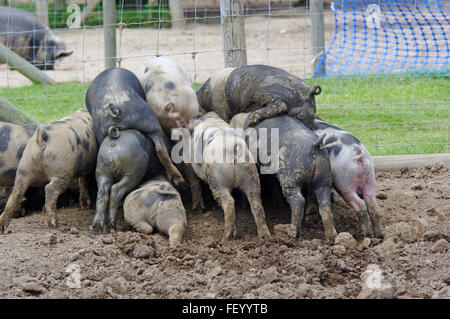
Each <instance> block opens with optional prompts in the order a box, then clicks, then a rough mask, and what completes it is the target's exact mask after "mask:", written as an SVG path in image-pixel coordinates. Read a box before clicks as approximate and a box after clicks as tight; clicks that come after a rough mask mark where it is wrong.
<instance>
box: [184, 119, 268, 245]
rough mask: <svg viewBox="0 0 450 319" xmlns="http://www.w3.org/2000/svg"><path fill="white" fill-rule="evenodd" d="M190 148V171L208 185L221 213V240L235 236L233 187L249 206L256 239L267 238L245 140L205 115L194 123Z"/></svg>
mask: <svg viewBox="0 0 450 319" xmlns="http://www.w3.org/2000/svg"><path fill="white" fill-rule="evenodd" d="M192 146H193V153H192V154H193V155H194V157H193V161H192V168H193V169H194V172H195V173H196V175H197V176H198V177H199V178H200V179H202V180H203V181H204V182H206V183H207V184H208V185H209V188H210V189H211V191H212V194H213V196H214V199H215V200H216V201H217V202H218V203H219V204H220V205H221V206H222V209H223V211H224V214H225V232H224V239H229V238H230V237H233V236H235V234H236V224H235V207H234V198H233V197H232V196H231V191H232V190H233V189H235V188H237V189H239V190H241V191H242V192H244V193H245V195H246V197H247V199H248V201H249V203H250V208H251V211H252V214H253V218H254V219H255V223H256V227H257V231H258V236H259V237H260V238H269V237H270V232H269V228H268V227H267V224H266V219H265V212H264V208H263V205H262V201H261V194H260V181H259V175H258V170H257V168H256V164H255V162H254V160H253V157H252V154H251V153H250V151H249V149H248V147H247V144H246V143H245V140H244V139H243V138H242V137H241V136H240V135H238V134H237V133H236V131H235V130H234V129H233V128H231V127H230V126H229V125H228V124H227V123H226V122H225V121H223V120H222V119H220V118H219V117H218V116H217V114H216V113H214V112H209V113H206V114H205V115H203V116H202V117H200V118H199V119H198V120H197V121H196V123H195V128H194V132H193V139H192ZM197 155H198V156H200V158H197Z"/></svg>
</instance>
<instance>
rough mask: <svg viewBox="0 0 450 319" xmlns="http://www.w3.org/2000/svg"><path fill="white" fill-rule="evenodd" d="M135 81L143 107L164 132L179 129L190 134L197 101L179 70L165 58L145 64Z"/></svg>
mask: <svg viewBox="0 0 450 319" xmlns="http://www.w3.org/2000/svg"><path fill="white" fill-rule="evenodd" d="M138 78H139V81H140V82H141V85H142V87H143V88H144V91H145V96H146V100H147V103H148V104H149V105H150V106H151V107H152V108H153V110H154V111H155V113H156V116H157V117H158V119H159V122H160V123H161V126H162V128H163V129H164V130H165V131H166V132H169V131H170V129H171V128H180V127H184V128H187V129H189V130H190V131H192V130H193V128H194V121H195V119H196V118H197V116H198V101H197V96H196V94H195V91H194V89H193V88H192V85H193V83H192V80H191V78H190V76H189V74H188V73H187V72H186V71H185V70H184V69H183V68H182V67H181V66H179V65H178V64H176V63H175V62H174V61H172V60H170V59H167V58H163V57H158V58H153V59H151V60H149V61H147V62H146V63H145V66H144V68H143V70H141V71H140V72H139V74H138Z"/></svg>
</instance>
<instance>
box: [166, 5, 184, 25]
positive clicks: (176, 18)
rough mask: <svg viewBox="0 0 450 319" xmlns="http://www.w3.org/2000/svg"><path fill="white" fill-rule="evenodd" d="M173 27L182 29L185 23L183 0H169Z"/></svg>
mask: <svg viewBox="0 0 450 319" xmlns="http://www.w3.org/2000/svg"><path fill="white" fill-rule="evenodd" d="M169 8H170V15H171V17H172V21H171V22H172V28H174V29H181V28H182V27H183V25H184V8H183V0H169Z"/></svg>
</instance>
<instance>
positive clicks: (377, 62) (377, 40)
mask: <svg viewBox="0 0 450 319" xmlns="http://www.w3.org/2000/svg"><path fill="white" fill-rule="evenodd" d="M332 9H333V10H334V13H335V22H336V32H335V35H334V39H333V41H332V43H331V46H330V48H329V49H328V51H327V52H326V54H325V56H324V57H323V58H322V60H321V61H320V63H319V65H318V67H317V69H316V70H315V73H314V76H315V77H316V76H322V75H321V74H320V73H321V71H320V70H322V68H323V67H324V63H325V73H324V74H323V76H325V77H340V76H346V75H361V76H364V75H367V74H392V73H406V72H427V73H428V72H433V73H438V74H439V75H449V74H450V71H449V70H450V67H449V62H450V56H449V53H450V49H449V43H450V25H449V13H450V1H448V0H441V1H427V0H417V1H412V0H409V1H407V0H385V1H370V0H366V1H364V0H359V1H358V0H350V1H346V0H340V1H336V2H334V3H333V4H332ZM322 73H323V71H322Z"/></svg>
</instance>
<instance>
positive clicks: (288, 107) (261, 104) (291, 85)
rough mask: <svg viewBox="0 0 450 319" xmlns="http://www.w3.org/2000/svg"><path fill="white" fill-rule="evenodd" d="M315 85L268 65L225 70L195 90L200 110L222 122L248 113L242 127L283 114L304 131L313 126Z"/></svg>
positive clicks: (318, 87)
mask: <svg viewBox="0 0 450 319" xmlns="http://www.w3.org/2000/svg"><path fill="white" fill-rule="evenodd" d="M321 91H322V90H321V88H320V86H318V85H315V86H313V87H312V88H310V87H309V86H308V85H306V83H305V82H304V81H303V80H301V79H300V78H298V77H296V76H295V75H293V74H290V73H288V72H286V71H284V70H282V69H279V68H276V67H273V66H268V65H248V66H244V67H240V68H236V69H233V68H226V69H223V70H220V71H218V72H216V73H215V74H213V75H212V76H211V77H210V78H209V79H208V80H207V81H206V82H205V84H204V85H203V86H202V87H201V88H200V89H199V90H198V91H197V98H198V101H199V103H200V108H201V111H202V112H203V111H205V112H209V111H214V112H216V113H217V114H218V115H219V117H220V118H221V119H223V120H225V121H226V122H229V121H230V120H231V118H232V117H233V116H234V115H236V114H238V113H246V112H250V113H251V114H250V116H249V117H248V119H247V121H248V122H247V124H246V126H250V127H253V126H255V125H256V124H258V123H259V122H260V121H262V120H263V119H267V118H271V117H275V116H277V115H280V114H284V113H287V114H289V115H291V116H293V117H295V118H297V119H298V120H300V121H302V122H303V123H304V124H305V125H306V126H307V127H308V128H310V129H312V127H313V125H314V116H315V113H316V103H315V98H314V97H315V96H316V95H318V94H320V93H321Z"/></svg>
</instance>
